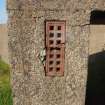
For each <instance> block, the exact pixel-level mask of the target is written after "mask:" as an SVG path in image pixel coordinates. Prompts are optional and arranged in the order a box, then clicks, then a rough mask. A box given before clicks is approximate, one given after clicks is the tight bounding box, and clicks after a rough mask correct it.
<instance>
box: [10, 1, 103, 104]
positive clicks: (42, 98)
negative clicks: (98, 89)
mask: <svg viewBox="0 0 105 105" xmlns="http://www.w3.org/2000/svg"><path fill="white" fill-rule="evenodd" d="M104 7H105V3H104V0H100V1H97V0H92V1H91V0H81V1H79V0H47V1H46V0H27V1H26V0H19V1H17V0H8V15H9V24H8V28H9V33H8V34H9V50H10V55H11V62H12V63H11V67H12V71H11V83H12V86H13V88H12V90H13V96H14V97H13V98H14V105H84V104H85V90H86V81H87V63H88V49H89V43H88V41H89V34H90V25H89V24H90V13H91V11H92V10H94V9H104ZM45 20H66V49H65V70H64V76H63V77H46V76H45V71H44V67H43V64H42V62H41V61H40V59H39V54H40V52H41V51H42V50H43V48H45V45H44V43H45V40H44V39H45V38H44V36H45V35H44V34H45V30H44V29H45V24H44V22H45Z"/></svg>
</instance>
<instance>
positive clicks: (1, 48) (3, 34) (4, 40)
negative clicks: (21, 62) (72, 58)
mask: <svg viewBox="0 0 105 105" xmlns="http://www.w3.org/2000/svg"><path fill="white" fill-rule="evenodd" d="M0 56H1V58H2V59H3V60H4V61H5V62H7V63H9V58H8V33H7V25H6V24H0Z"/></svg>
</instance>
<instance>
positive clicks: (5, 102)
mask: <svg viewBox="0 0 105 105" xmlns="http://www.w3.org/2000/svg"><path fill="white" fill-rule="evenodd" d="M11 93H12V92H11V86H10V67H9V65H8V64H6V63H5V62H4V61H2V60H1V59H0V105H13V104H12V95H11Z"/></svg>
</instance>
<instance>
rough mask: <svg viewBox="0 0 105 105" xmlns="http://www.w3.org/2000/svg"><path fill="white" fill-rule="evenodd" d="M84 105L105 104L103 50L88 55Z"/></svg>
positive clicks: (104, 54)
mask: <svg viewBox="0 0 105 105" xmlns="http://www.w3.org/2000/svg"><path fill="white" fill-rule="evenodd" d="M85 105H105V51H103V52H99V53H96V54H93V55H90V56H89V61H88V80H87V91H86V104H85Z"/></svg>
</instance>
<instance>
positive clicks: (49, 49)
mask: <svg viewBox="0 0 105 105" xmlns="http://www.w3.org/2000/svg"><path fill="white" fill-rule="evenodd" d="M46 53H47V56H46V75H47V76H63V75H64V55H65V21H46Z"/></svg>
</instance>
